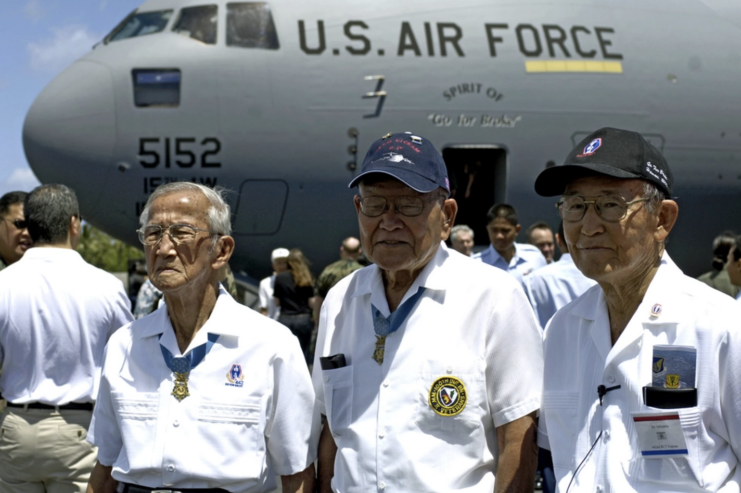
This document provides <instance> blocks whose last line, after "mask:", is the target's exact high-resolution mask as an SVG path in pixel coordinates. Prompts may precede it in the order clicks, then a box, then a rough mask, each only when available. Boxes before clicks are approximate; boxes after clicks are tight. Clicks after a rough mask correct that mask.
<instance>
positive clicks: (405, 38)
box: [396, 21, 422, 56]
mask: <svg viewBox="0 0 741 493" xmlns="http://www.w3.org/2000/svg"><path fill="white" fill-rule="evenodd" d="M407 50H412V51H414V56H422V52H421V51H420V50H419V45H418V44H417V38H415V37H414V31H412V26H410V25H409V23H408V22H406V21H405V22H402V23H401V33H400V34H399V49H398V51H397V52H396V54H397V55H398V56H404V52H405V51H407Z"/></svg>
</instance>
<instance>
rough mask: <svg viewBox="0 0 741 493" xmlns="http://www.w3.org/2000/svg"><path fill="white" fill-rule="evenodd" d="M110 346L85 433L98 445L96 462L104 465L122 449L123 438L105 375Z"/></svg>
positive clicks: (89, 439)
mask: <svg viewBox="0 0 741 493" xmlns="http://www.w3.org/2000/svg"><path fill="white" fill-rule="evenodd" d="M110 348H111V345H110V344H109V345H107V346H106V349H105V354H104V356H103V373H102V375H101V378H100V388H99V389H98V399H97V400H96V401H95V409H94V410H93V419H92V421H91V422H90V429H89V431H88V434H87V441H88V442H90V443H92V444H93V445H95V446H96V447H98V462H100V463H101V464H102V465H104V466H106V467H110V466H112V465H113V463H114V462H115V461H116V459H118V456H119V455H120V453H121V450H122V449H123V439H122V438H121V430H120V429H119V427H118V422H117V421H116V416H115V413H114V411H113V401H112V399H111V386H110V384H109V382H108V376H107V373H108V371H107V370H108V369H109V367H110V366H111V365H110V360H109V354H108V353H109V350H110Z"/></svg>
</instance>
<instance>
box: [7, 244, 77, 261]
mask: <svg viewBox="0 0 741 493" xmlns="http://www.w3.org/2000/svg"><path fill="white" fill-rule="evenodd" d="M73 258H74V259H75V260H82V256H81V255H80V254H79V253H77V251H75V250H72V249H69V248H59V247H36V248H33V247H32V248H29V249H28V250H26V252H25V253H24V254H23V257H21V260H26V261H28V260H36V259H38V260H53V261H56V260H65V261H70V260H71V259H73Z"/></svg>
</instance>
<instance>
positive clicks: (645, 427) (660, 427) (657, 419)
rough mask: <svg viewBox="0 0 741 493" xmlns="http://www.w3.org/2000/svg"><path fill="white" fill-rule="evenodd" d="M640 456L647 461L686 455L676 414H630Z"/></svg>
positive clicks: (683, 439)
mask: <svg viewBox="0 0 741 493" xmlns="http://www.w3.org/2000/svg"><path fill="white" fill-rule="evenodd" d="M632 415H633V423H634V425H635V428H636V433H637V434H638V444H639V445H640V447H641V455H642V456H643V457H645V458H647V459H650V458H656V459H662V458H664V457H682V456H686V455H687V441H686V440H685V438H684V433H683V432H682V424H681V422H680V421H679V414H678V413H671V412H670V413H661V414H656V413H632Z"/></svg>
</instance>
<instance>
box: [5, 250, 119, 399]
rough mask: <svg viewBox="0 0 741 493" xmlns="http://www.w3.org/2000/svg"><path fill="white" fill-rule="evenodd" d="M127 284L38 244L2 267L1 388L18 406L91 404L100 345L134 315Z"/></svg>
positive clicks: (76, 256) (73, 253)
mask: <svg viewBox="0 0 741 493" xmlns="http://www.w3.org/2000/svg"><path fill="white" fill-rule="evenodd" d="M130 305H131V302H130V301H129V298H128V297H127V296H126V292H125V291H124V286H123V283H122V282H121V281H120V280H118V279H116V278H115V277H113V276H112V275H111V274H108V273H107V272H104V271H102V270H100V269H98V268H96V267H93V266H92V265H90V264H88V263H87V262H85V261H84V260H83V259H82V257H81V256H80V254H79V253H77V252H76V251H74V250H69V249H66V248H54V247H37V248H31V249H29V250H28V251H27V252H26V253H25V255H23V258H21V260H19V261H18V262H16V263H14V264H13V265H11V266H10V267H8V268H6V269H4V270H3V271H2V272H0V364H2V368H3V371H2V375H0V388H2V393H3V397H4V398H5V399H7V400H8V401H9V402H12V403H15V404H25V403H31V402H40V403H43V404H49V405H55V406H60V405H65V404H69V403H70V402H93V401H94V400H95V397H96V396H97V395H98V384H99V382H100V368H101V364H102V361H103V350H104V348H105V344H106V342H107V341H108V338H109V337H110V336H111V334H112V333H113V332H114V331H115V330H116V329H118V328H119V327H121V326H122V325H125V324H127V323H129V322H130V321H131V320H132V318H133V317H132V315H131V311H130V309H129V307H130Z"/></svg>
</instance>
